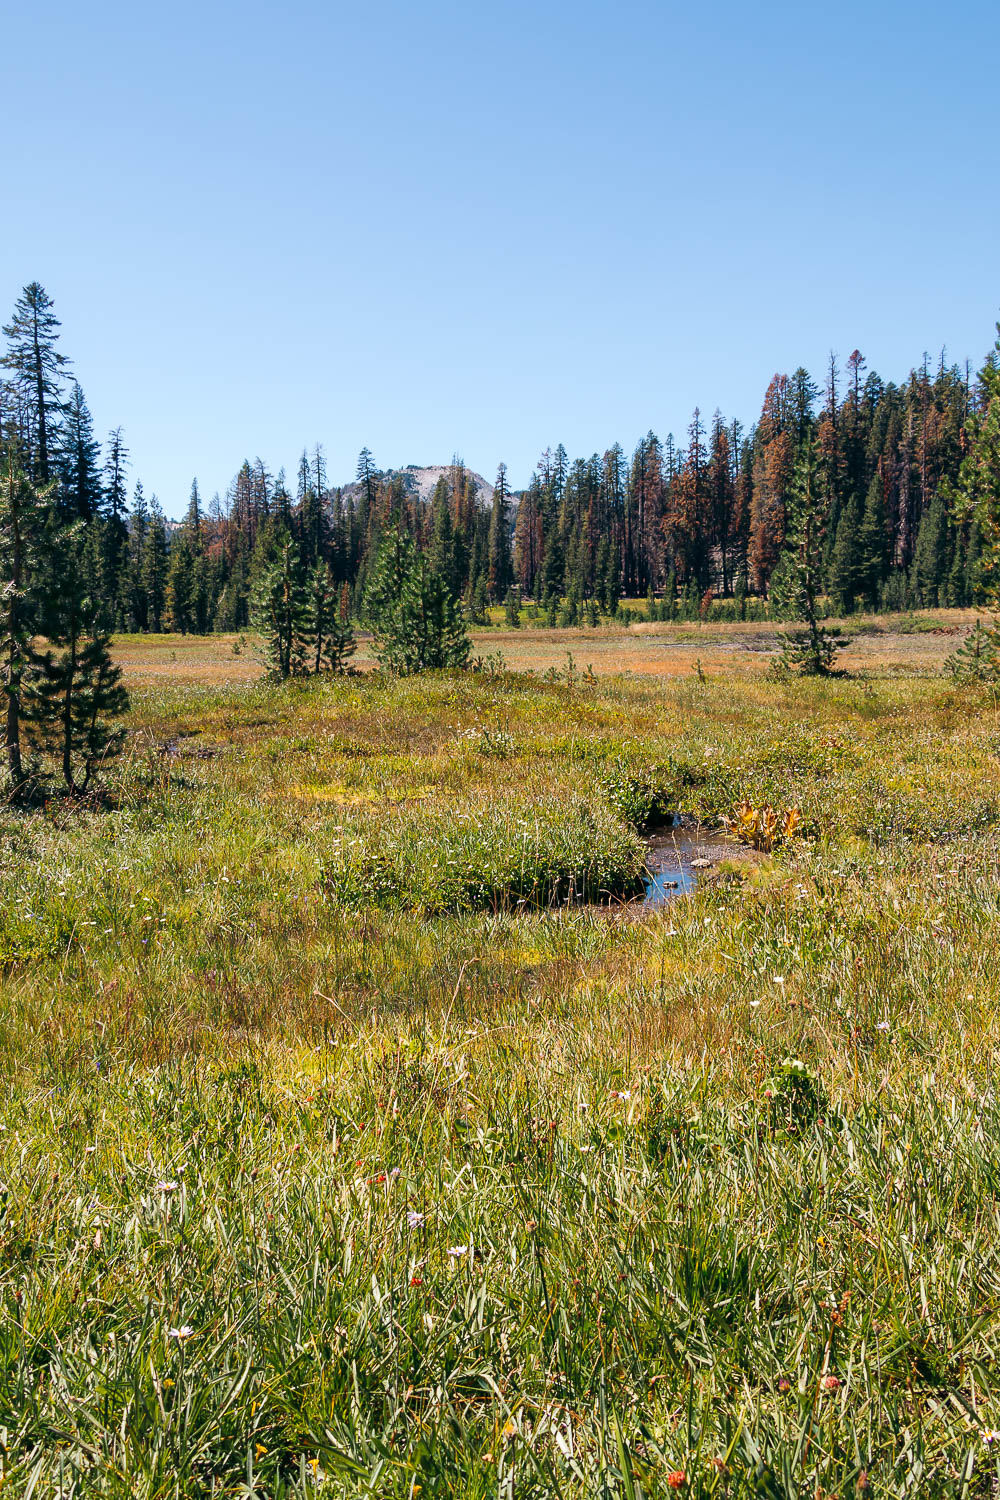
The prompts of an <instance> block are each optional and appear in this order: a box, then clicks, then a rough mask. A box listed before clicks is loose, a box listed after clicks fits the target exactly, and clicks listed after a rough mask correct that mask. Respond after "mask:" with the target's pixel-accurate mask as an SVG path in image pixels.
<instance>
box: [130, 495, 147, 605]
mask: <svg viewBox="0 0 1000 1500" xmlns="http://www.w3.org/2000/svg"><path fill="white" fill-rule="evenodd" d="M148 529H149V507H148V505H147V504H146V497H145V495H144V494H143V490H142V481H141V480H138V479H137V480H136V484H135V494H134V495H133V497H132V512H131V516H130V518H129V533H128V547H129V556H128V604H129V629H130V630H148V629H149V599H148V598H147V595H146V588H145V585H144V583H143V578H142V559H143V552H144V550H145V546H146V532H147V531H148Z"/></svg>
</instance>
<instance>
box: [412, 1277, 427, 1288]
mask: <svg viewBox="0 0 1000 1500" xmlns="http://www.w3.org/2000/svg"><path fill="white" fill-rule="evenodd" d="M423 1284H424V1278H423V1277H422V1276H411V1277H410V1285H411V1286H423Z"/></svg>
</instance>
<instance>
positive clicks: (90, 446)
mask: <svg viewBox="0 0 1000 1500" xmlns="http://www.w3.org/2000/svg"><path fill="white" fill-rule="evenodd" d="M60 436H61V443H60V449H59V477H60V480H61V488H62V496H61V499H62V506H63V509H64V510H65V512H66V514H67V515H68V516H73V517H76V518H78V519H79V520H81V521H92V520H93V519H94V517H95V516H96V515H97V514H98V512H99V511H100V509H101V499H102V496H101V480H100V452H101V449H100V444H99V443H98V442H97V440H96V438H95V437H94V423H93V419H92V418H91V415H90V411H89V409H88V407H87V402H86V400H85V399H84V394H83V391H82V389H81V387H80V383H79V381H74V382H73V385H72V388H71V390H70V395H69V401H68V402H67V404H66V412H65V421H64V423H63V428H62V432H61V434H60Z"/></svg>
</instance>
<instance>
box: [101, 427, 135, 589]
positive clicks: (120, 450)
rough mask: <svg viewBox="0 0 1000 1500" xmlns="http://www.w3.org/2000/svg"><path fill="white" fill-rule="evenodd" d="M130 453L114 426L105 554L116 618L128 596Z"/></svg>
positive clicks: (107, 468)
mask: <svg viewBox="0 0 1000 1500" xmlns="http://www.w3.org/2000/svg"><path fill="white" fill-rule="evenodd" d="M128 460H129V452H128V449H127V448H126V446H125V441H124V439H123V437H122V430H121V428H120V427H116V428H115V429H114V430H113V431H112V432H110V433H109V434H108V456H107V458H106V459H105V462H104V481H105V482H104V513H105V537H104V552H105V558H106V571H107V578H108V588H109V589H110V591H111V607H112V610H113V613H114V615H115V617H118V616H120V615H123V613H124V600H125V597H126V593H127V566H128V522H127V520H126V517H127V514H128V492H127V490H126V486H125V471H126V469H127V468H128Z"/></svg>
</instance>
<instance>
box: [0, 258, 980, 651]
mask: <svg viewBox="0 0 1000 1500" xmlns="http://www.w3.org/2000/svg"><path fill="white" fill-rule="evenodd" d="M4 333H5V336H6V339H7V348H6V353H5V355H4V358H3V365H4V367H5V372H6V376H7V378H6V379H5V381H4V382H3V384H2V386H0V420H2V424H3V432H4V441H5V448H6V451H7V452H8V454H10V453H13V454H15V455H16V464H17V467H18V469H19V472H21V473H22V474H23V475H24V476H25V477H26V479H27V480H28V481H29V482H30V483H31V485H33V486H34V494H35V495H36V497H37V504H38V506H39V507H40V511H39V513H40V514H44V516H45V518H46V523H47V525H48V528H49V530H50V532H51V531H52V530H53V528H55V527H56V526H57V524H58V526H62V527H63V528H66V527H69V528H70V529H71V530H73V528H75V530H73V535H74V537H75V538H76V542H75V546H76V547H77V549H78V551H79V553H80V562H79V567H80V569H82V571H83V576H82V581H81V584H80V587H81V589H83V590H84V591H85V592H86V594H87V597H88V598H89V599H90V600H91V601H92V603H93V607H94V608H95V609H97V610H98V612H99V615H100V620H101V625H102V628H103V629H104V630H106V631H111V630H130V631H162V630H179V631H183V632H208V631H213V630H239V629H242V628H244V627H246V626H248V625H249V624H251V619H252V614H253V600H254V594H255V588H256V587H257V586H258V583H259V580H260V578H261V576H262V575H263V574H264V573H265V572H266V570H267V569H268V568H269V567H273V565H274V562H275V559H276V557H277V556H278V554H279V553H280V550H281V547H282V544H283V542H284V541H285V540H287V539H289V538H290V539H292V540H293V541H294V544H295V565H296V567H297V568H299V569H301V571H302V575H303V577H311V576H312V575H313V573H314V571H315V569H316V566H317V564H319V565H320V566H321V567H322V568H323V569H324V570H325V571H326V572H327V574H328V577H329V580H330V585H331V587H332V589H333V590H334V591H335V593H336V595H337V597H338V598H339V599H340V600H341V601H342V604H341V607H342V608H346V607H349V608H350V609H351V610H352V612H353V613H355V614H363V601H364V598H365V590H366V584H367V581H368V579H369V575H370V573H371V569H372V566H373V561H374V558H375V556H376V554H377V549H378V543H379V539H380V538H381V537H382V536H384V535H385V534H386V532H387V530H389V529H394V530H395V529H398V530H401V531H403V532H406V533H409V535H410V536H411V537H412V540H413V542H414V544H415V546H416V548H417V550H418V552H419V553H422V554H423V555H424V556H425V557H426V558H427V560H428V562H429V564H430V565H431V566H432V568H433V570H434V572H435V574H436V576H438V577H439V578H441V579H443V580H444V581H445V582H446V584H447V586H448V588H449V589H450V590H451V591H452V592H453V593H454V595H455V596H456V597H457V598H460V599H461V600H462V601H463V602H464V606H465V612H466V614H467V616H468V618H470V619H471V620H473V621H476V620H485V619H486V618H487V608H488V606H489V605H491V604H493V605H496V604H504V603H505V604H506V606H507V608H506V619H507V620H508V621H509V623H512V624H516V623H518V621H519V619H520V618H521V616H522V611H524V610H527V611H528V613H529V614H530V617H531V618H532V619H533V620H536V621H537V622H539V623H542V622H544V623H549V624H564V625H566V624H577V623H591V624H596V623H597V621H598V620H599V619H600V618H602V617H615V616H617V617H619V618H621V617H623V615H624V616H625V617H627V614H628V606H627V604H626V605H624V606H623V601H627V600H630V599H632V600H634V599H636V598H646V599H648V600H649V604H648V608H649V610H650V611H651V612H652V613H653V614H654V615H655V616H657V617H660V618H672V617H674V616H675V615H682V616H685V617H691V616H693V615H697V614H700V615H702V616H703V617H704V616H706V615H708V614H713V615H722V616H723V617H726V616H728V617H745V616H748V615H753V614H760V613H763V612H765V611H767V610H768V609H769V608H770V604H769V594H770V589H771V582H772V575H773V574H774V573H775V569H776V568H777V567H778V564H779V561H780V559H781V556H782V550H783V547H784V546H785V541H786V535H785V533H786V512H787V507H788V503H789V495H790V490H791V487H792V485H793V481H794V474H795V469H796V463H797V459H798V457H799V455H800V454H801V452H802V450H803V448H804V447H808V448H809V449H810V451H811V453H812V454H813V456H814V459H815V465H816V474H817V480H816V483H817V485H818V488H819V492H820V493H821V496H822V514H821V517H820V524H821V532H822V541H821V551H820V555H821V574H822V577H821V582H822V589H823V591H824V595H825V597H826V599H827V600H828V603H829V608H830V610H831V611H833V612H835V613H849V612H851V611H852V610H854V609H857V608H861V607H864V608H866V609H886V610H888V609H901V608H909V607H919V606H935V605H965V604H969V603H974V602H976V601H977V600H978V599H979V598H980V597H981V594H982V587H983V577H982V572H983V559H982V554H983V538H982V535H981V524H980V513H979V511H978V510H977V507H976V506H975V505H974V504H972V503H970V496H969V485H968V483H967V482H964V481H963V479H962V475H963V472H965V473H967V471H968V467H969V465H968V460H969V458H970V454H972V452H973V450H974V448H975V443H976V434H977V431H978V430H979V428H980V427H981V426H982V424H983V421H984V417H985V414H986V411H987V408H988V405H989V399H988V393H989V387H990V379H991V377H992V376H993V375H995V372H996V367H997V354H996V351H994V352H993V353H991V354H990V356H989V357H988V359H987V361H986V365H985V367H984V369H983V370H982V371H981V372H980V374H979V376H978V377H973V376H972V375H971V374H970V370H969V368H968V367H966V368H964V369H963V368H959V367H958V366H956V365H948V364H947V363H946V362H945V361H944V359H943V358H942V359H941V360H939V361H938V362H937V363H936V365H934V366H933V367H932V365H931V363H930V362H929V361H928V359H927V358H926V357H925V358H924V359H923V360H922V362H921V363H920V365H919V366H918V367H917V368H915V369H914V370H912V371H911V372H910V374H909V375H908V376H907V378H906V379H905V380H903V381H902V382H901V383H899V384H893V383H891V382H886V381H884V380H883V379H882V378H881V377H880V376H878V375H877V374H875V373H874V372H873V371H867V370H866V362H865V359H864V357H863V356H862V354H861V353H859V352H858V351H855V352H854V353H852V354H851V355H850V357H849V358H848V360H847V362H846V366H845V367H844V368H840V367H839V366H838V363H837V361H836V360H835V359H834V358H833V357H832V356H831V359H830V362H829V367H828V369H827V371H826V374H825V378H824V381H823V384H822V387H820V386H819V385H817V384H816V383H814V381H813V380H812V379H811V378H810V376H809V375H808V374H807V372H806V371H805V370H804V369H798V370H796V371H794V372H793V373H792V374H790V375H775V377H774V378H773V379H772V381H771V383H770V385H769V386H768V388H767V391H766V393H765V395H764V400H763V406H762V409H761V412H760V415H759V417H758V419H757V421H756V422H755V423H754V425H753V426H751V427H748V428H744V427H743V426H742V425H741V423H740V422H739V421H736V420H732V421H729V420H726V419H725V418H724V417H723V416H722V414H721V413H720V412H718V411H716V413H715V414H714V416H713V417H712V418H711V420H708V421H706V420H705V419H704V418H703V416H702V414H701V412H700V411H698V410H696V411H695V413H694V415H693V417H692V420H691V423H690V426H689V428H688V431H687V434H686V437H685V440H684V442H683V444H681V443H678V442H677V441H675V439H674V437H673V436H668V437H667V438H666V439H665V440H661V439H660V438H659V437H657V436H656V434H655V433H653V432H648V433H647V434H646V435H645V436H644V437H642V438H641V439H640V440H639V442H638V444H637V445H636V447H635V449H634V451H633V452H632V454H631V456H629V455H628V454H627V453H626V452H625V450H624V449H623V448H622V447H621V446H620V445H619V444H617V443H615V444H613V445H612V446H611V447H610V448H608V449H607V450H606V451H605V452H604V453H602V454H594V455H593V456H591V457H589V458H578V459H575V460H571V459H570V458H569V457H568V455H567V453H566V451H565V449H564V448H563V447H562V445H561V444H560V445H558V446H557V447H555V448H554V449H552V450H547V451H546V452H545V453H544V454H543V456H542V458H541V460H540V462H539V464H538V466H537V468H536V470H535V472H534V474H533V475H532V477H531V481H530V483H529V484H528V486H527V488H526V489H525V490H523V491H521V492H520V493H515V492H513V491H512V490H511V489H510V488H509V485H508V479H507V473H506V469H505V466H504V465H503V464H501V465H500V468H499V472H498V474H497V478H496V488H495V491H494V494H493V497H492V501H491V502H490V503H489V505H486V504H483V503H481V501H480V497H479V496H478V495H477V487H476V483H475V480H474V478H473V477H472V475H471V474H470V473H469V471H468V470H467V469H466V468H465V467H464V465H463V464H462V463H461V462H460V461H458V460H456V461H455V462H454V463H453V465H452V466H451V468H450V469H449V470H447V471H446V473H445V475H444V476H443V477H442V478H441V479H440V481H439V482H438V485H437V488H436V489H435V491H434V494H433V496H432V498H431V500H430V502H429V503H424V502H422V501H418V500H414V499H413V498H411V497H410V496H409V495H408V493H407V491H406V487H405V485H404V482H403V480H402V478H401V477H400V476H399V475H398V474H395V473H391V472H390V473H385V474H384V473H381V472H380V471H379V469H378V467H377V464H376V462H375V460H374V459H373V457H372V455H371V453H369V451H368V450H367V448H366V449H364V450H363V451H362V453H361V457H360V459H359V462H358V468H357V475H356V478H355V480H354V481H353V482H352V483H350V484H349V485H345V486H336V485H331V484H330V483H329V480H328V475H327V472H326V465H325V461H324V456H323V452H322V449H321V448H320V447H319V446H316V447H314V448H313V450H312V452H311V453H307V452H304V453H303V454H302V457H301V459H300V461H299V463H298V466H297V469H296V470H295V473H294V478H293V479H292V480H291V481H289V479H288V478H287V476H286V473H285V471H284V470H279V471H278V472H277V473H272V472H271V471H270V470H269V469H268V467H267V466H266V464H265V463H264V462H262V460H261V459H259V458H257V459H255V460H253V461H251V460H249V459H247V460H245V461H244V462H243V463H242V464H241V465H240V467H239V469H238V471H237V472H236V475H235V477H234V479H233V480H232V483H231V484H230V486H229V488H228V490H227V492H226V494H225V496H219V495H215V496H214V497H213V498H212V499H211V500H210V501H209V502H208V503H205V502H204V500H203V498H202V496H201V494H200V491H199V488H198V484H197V481H195V482H194V483H193V484H192V487H191V492H190V497H189V500H188V502H187V508H186V514H185V516H184V519H183V520H182V521H181V522H180V523H177V524H175V523H173V522H169V521H167V520H166V519H165V517H164V514H163V511H162V509H161V506H160V504H159V503H158V501H157V499H156V497H155V495H150V496H147V495H146V494H145V493H144V490H143V486H142V484H141V482H134V483H133V482H131V480H130V476H129V469H130V461H129V453H128V449H127V447H126V443H125V439H124V436H123V434H122V431H121V429H120V428H115V429H114V430H112V431H111V432H110V433H109V435H108V437H107V439H106V441H105V442H104V443H103V444H102V443H100V442H99V441H98V439H97V437H96V435H95V431H94V423H93V420H92V418H91V414H90V412H89V410H88V407H87V402H86V399H85V397H84V393H83V390H82V388H81V385H80V383H79V382H78V381H77V380H76V379H74V378H72V375H71V369H72V367H71V365H70V363H69V361H68V359H67V357H66V356H65V354H64V353H63V351H62V350H61V348H60V341H59V323H58V320H57V318H56V316H55V313H54V310H53V306H52V303H51V300H50V299H49V297H48V295H47V294H46V292H45V290H44V289H43V288H42V287H40V286H39V285H38V284H37V283H33V284H32V285H30V286H28V287H26V288H25V289H24V291H23V293H22V295H21V297H20V299H19V300H18V302H17V305H16V308H15V311H14V315H13V317H12V320H11V322H10V323H9V324H8V325H7V326H6V328H5V329H4ZM963 464H965V469H964V470H963ZM8 468H9V469H11V471H13V470H12V465H11V464H8ZM8 550H9V549H8ZM50 550H51V549H50ZM51 567H52V564H51V562H50V564H49V568H50V577H49V584H50V586H51V589H52V590H53V591H57V589H56V581H55V577H54V575H52V574H51ZM29 571H30V569H29ZM36 574H37V579H38V580H41V581H42V582H44V578H45V568H44V566H43V565H42V564H41V563H39V564H38V565H37V566H36Z"/></svg>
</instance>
